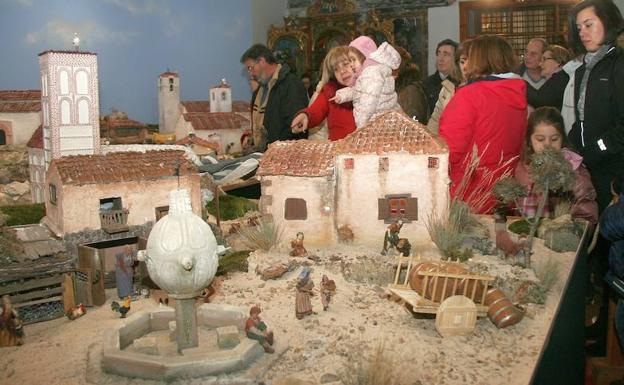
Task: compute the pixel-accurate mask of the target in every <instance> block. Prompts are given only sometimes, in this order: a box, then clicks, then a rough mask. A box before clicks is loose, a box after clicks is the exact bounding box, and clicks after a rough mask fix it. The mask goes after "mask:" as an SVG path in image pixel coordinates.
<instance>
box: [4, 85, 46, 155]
mask: <svg viewBox="0 0 624 385" xmlns="http://www.w3.org/2000/svg"><path fill="white" fill-rule="evenodd" d="M40 124H41V91H39V90H9V91H0V145H3V144H15V145H25V144H26V143H27V142H28V140H29V139H30V137H31V136H32V134H33V133H34V132H35V130H36V129H37V127H39V125H40Z"/></svg>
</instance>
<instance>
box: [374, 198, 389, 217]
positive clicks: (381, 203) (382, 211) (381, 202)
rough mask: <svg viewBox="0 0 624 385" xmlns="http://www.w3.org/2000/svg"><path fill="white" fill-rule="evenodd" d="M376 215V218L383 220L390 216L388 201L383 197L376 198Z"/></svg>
mask: <svg viewBox="0 0 624 385" xmlns="http://www.w3.org/2000/svg"><path fill="white" fill-rule="evenodd" d="M377 208H378V210H379V211H378V215H377V219H379V220H384V219H386V218H388V216H390V201H389V200H388V199H385V198H379V199H377Z"/></svg>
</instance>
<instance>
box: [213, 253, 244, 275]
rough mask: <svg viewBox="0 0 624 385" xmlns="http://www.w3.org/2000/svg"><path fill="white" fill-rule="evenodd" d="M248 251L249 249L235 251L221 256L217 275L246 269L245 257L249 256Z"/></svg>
mask: <svg viewBox="0 0 624 385" xmlns="http://www.w3.org/2000/svg"><path fill="white" fill-rule="evenodd" d="M250 252H251V251H249V250H242V251H235V252H233V253H229V254H226V255H224V256H223V257H221V259H219V267H218V268H217V275H224V274H227V273H231V272H235V271H247V267H248V264H247V257H249V253H250Z"/></svg>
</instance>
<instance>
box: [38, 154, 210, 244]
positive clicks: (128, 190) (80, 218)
mask: <svg viewBox="0 0 624 385" xmlns="http://www.w3.org/2000/svg"><path fill="white" fill-rule="evenodd" d="M46 187H47V188H46V196H45V198H46V199H45V205H46V217H45V218H44V223H45V224H46V225H47V226H48V227H49V228H50V229H51V230H52V231H53V232H54V233H56V234H57V235H59V236H63V235H66V234H71V233H76V232H79V231H84V230H97V229H102V230H104V231H106V232H108V233H115V232H123V231H127V230H128V227H129V226H135V225H143V224H145V223H146V222H150V221H155V220H156V219H157V218H158V217H159V216H162V215H163V212H162V211H163V210H166V208H167V206H168V202H169V192H170V191H171V190H175V189H177V188H185V189H188V190H189V192H190V195H191V204H192V207H193V212H195V213H196V214H198V215H201V211H202V207H201V198H200V197H201V194H200V177H199V174H198V173H197V168H196V166H195V165H194V164H193V163H192V162H190V161H189V160H188V159H186V157H185V156H184V151H171V150H163V151H147V152H144V153H142V152H116V153H109V154H106V155H92V156H86V155H80V156H64V157H61V158H58V159H54V160H53V161H52V164H51V165H50V168H49V169H48V173H47V176H46Z"/></svg>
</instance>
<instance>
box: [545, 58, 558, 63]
mask: <svg viewBox="0 0 624 385" xmlns="http://www.w3.org/2000/svg"><path fill="white" fill-rule="evenodd" d="M546 60H554V61H557V59H555V58H554V57H542V61H543V62H545V61H546Z"/></svg>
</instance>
